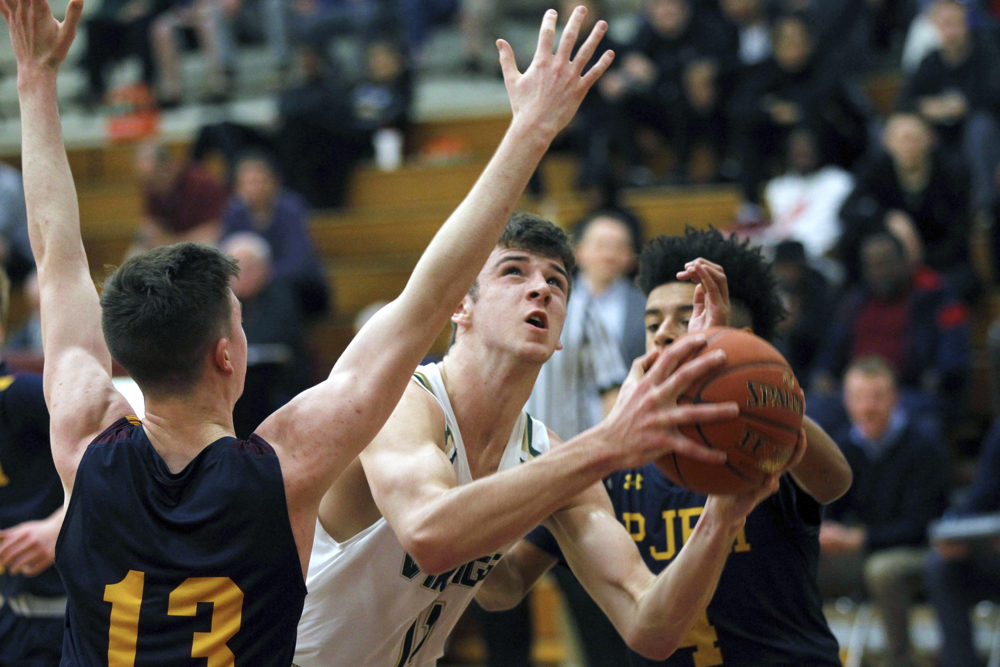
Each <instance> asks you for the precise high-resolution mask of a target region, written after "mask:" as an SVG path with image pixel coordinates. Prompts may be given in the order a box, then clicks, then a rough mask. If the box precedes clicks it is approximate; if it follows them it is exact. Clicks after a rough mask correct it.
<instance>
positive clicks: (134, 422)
mask: <svg viewBox="0 0 1000 667" xmlns="http://www.w3.org/2000/svg"><path fill="white" fill-rule="evenodd" d="M125 419H127V420H128V423H129V424H131V425H132V426H138V425H139V424H141V423H142V420H141V419H139V418H138V417H136V416H135V415H129V416H127V417H125Z"/></svg>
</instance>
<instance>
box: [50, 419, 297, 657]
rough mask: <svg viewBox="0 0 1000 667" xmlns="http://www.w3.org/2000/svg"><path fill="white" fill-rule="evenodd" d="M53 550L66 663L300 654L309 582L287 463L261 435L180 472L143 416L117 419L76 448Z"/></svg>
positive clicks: (227, 442)
mask: <svg viewBox="0 0 1000 667" xmlns="http://www.w3.org/2000/svg"><path fill="white" fill-rule="evenodd" d="M56 564H57V565H58V567H59V571H60V572H61V573H62V575H63V579H64V580H65V582H66V591H67V594H68V598H69V602H68V606H67V609H66V621H67V630H66V638H65V641H64V644H63V662H62V664H63V665H86V666H88V667H90V666H92V665H109V667H132V666H133V665H135V666H136V667H151V666H153V665H164V666H166V665H170V666H171V667H175V666H181V667H183V666H188V667H204V665H206V661H205V659H206V658H208V662H207V664H208V665H218V666H219V667H222V666H223V665H228V666H230V667H232V666H234V665H235V666H241V665H246V666H248V667H249V666H251V665H253V666H257V665H280V666H282V667H287V666H288V665H289V664H290V663H291V661H292V655H293V653H294V650H295V628H296V625H297V624H298V620H299V616H300V615H301V613H302V603H303V600H304V599H305V594H306V587H305V583H304V581H303V576H302V567H301V565H300V564H299V555H298V551H297V550H296V547H295V540H294V538H293V536H292V528H291V524H290V523H289V520H288V508H287V506H286V503H285V489H284V483H283V481H282V476H281V467H280V465H279V463H278V458H277V456H276V455H275V453H274V450H273V449H272V448H271V446H270V445H268V444H267V443H266V442H264V440H262V439H261V438H259V437H257V436H251V437H250V439H249V440H245V441H244V440H237V439H236V438H231V437H227V438H221V439H219V440H217V441H215V442H213V443H212V444H210V445H209V446H208V447H206V448H205V449H204V450H203V451H202V452H201V453H199V454H198V456H196V457H195V458H194V460H192V461H191V463H189V464H188V465H187V466H186V467H185V468H184V470H182V471H181V472H179V473H176V474H174V473H171V472H170V470H169V469H168V468H167V466H166V464H165V463H164V462H163V459H161V458H160V456H159V454H158V453H157V452H156V450H155V449H154V448H153V446H152V444H151V443H150V442H149V439H148V438H147V437H146V434H145V432H144V430H143V428H142V426H141V424H140V423H139V421H138V420H137V419H136V418H134V417H130V418H128V419H121V420H119V421H118V422H116V423H115V424H114V425H113V426H111V427H110V428H109V429H108V430H106V431H105V432H104V433H102V434H101V435H100V436H99V437H98V438H97V439H96V440H95V441H94V443H92V444H91V445H90V446H89V447H88V448H87V451H86V452H85V453H84V455H83V458H82V459H81V461H80V466H79V469H78V470H77V473H76V482H75V484H74V487H73V493H72V495H71V497H70V502H69V507H68V508H67V510H66V518H65V520H64V521H63V527H62V532H61V533H60V534H59V541H58V543H57V545H56Z"/></svg>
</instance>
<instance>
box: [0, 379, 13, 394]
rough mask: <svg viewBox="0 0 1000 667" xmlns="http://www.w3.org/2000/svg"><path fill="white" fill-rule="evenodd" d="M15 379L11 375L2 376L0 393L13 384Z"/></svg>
mask: <svg viewBox="0 0 1000 667" xmlns="http://www.w3.org/2000/svg"><path fill="white" fill-rule="evenodd" d="M15 379H16V378H15V377H14V376H13V375H4V376H3V377H0V391H3V390H4V389H6V388H7V387H9V386H11V385H12V384H14V380H15Z"/></svg>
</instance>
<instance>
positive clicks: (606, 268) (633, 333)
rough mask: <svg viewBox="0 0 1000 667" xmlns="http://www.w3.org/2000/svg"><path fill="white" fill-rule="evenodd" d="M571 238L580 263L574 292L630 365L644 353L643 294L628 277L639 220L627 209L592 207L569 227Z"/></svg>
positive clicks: (637, 241) (639, 232)
mask: <svg viewBox="0 0 1000 667" xmlns="http://www.w3.org/2000/svg"><path fill="white" fill-rule="evenodd" d="M573 241H574V243H575V251H576V261H577V267H578V269H579V279H578V280H577V282H576V284H575V285H574V292H575V293H576V294H578V295H580V294H586V295H587V297H588V298H589V299H590V300H591V306H590V307H591V308H593V309H594V313H595V314H596V316H597V317H599V318H600V319H601V323H602V324H603V325H604V328H605V329H606V330H607V332H608V333H609V334H610V335H611V337H612V338H613V339H614V340H615V342H617V343H618V347H619V349H620V350H621V353H622V360H623V361H624V362H625V365H626V366H630V365H631V364H632V361H633V360H634V359H636V358H637V357H641V356H642V355H643V354H645V353H646V332H645V329H644V328H643V325H642V314H643V312H644V311H645V309H646V297H645V295H643V293H642V290H640V289H639V288H638V287H636V286H635V283H633V282H632V276H633V275H634V274H635V271H636V265H637V262H638V257H639V251H640V250H641V248H642V223H640V222H639V220H638V219H637V218H636V217H635V216H633V215H632V214H631V213H628V212H626V211H622V210H600V211H595V212H593V213H591V214H590V215H588V216H587V217H585V218H584V219H583V220H581V221H580V222H578V223H577V224H576V226H575V227H574V228H573ZM581 298H582V297H581Z"/></svg>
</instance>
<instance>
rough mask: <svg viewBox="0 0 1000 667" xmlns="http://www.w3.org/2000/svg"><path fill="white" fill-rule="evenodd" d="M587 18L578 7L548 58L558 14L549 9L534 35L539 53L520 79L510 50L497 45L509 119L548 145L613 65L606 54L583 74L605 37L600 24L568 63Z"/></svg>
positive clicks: (604, 25) (505, 45)
mask: <svg viewBox="0 0 1000 667" xmlns="http://www.w3.org/2000/svg"><path fill="white" fill-rule="evenodd" d="M586 14H587V10H586V8H584V7H577V8H576V9H575V10H574V11H573V14H572V15H571V16H570V18H569V21H568V22H567V23H566V27H565V28H564V29H563V33H562V37H561V38H560V40H559V48H558V49H557V50H556V52H555V54H553V53H552V47H553V44H554V43H555V37H556V18H557V13H556V10H554V9H550V10H548V11H547V12H545V17H544V18H543V19H542V28H541V32H540V33H539V35H538V48H537V50H536V51H535V56H534V58H532V60H531V65H529V66H528V69H527V70H525V72H524V73H523V74H522V73H521V72H519V71H518V69H517V63H516V62H515V60H514V50H513V49H511V47H510V44H508V43H507V42H506V41H504V40H502V39H500V40H497V48H498V49H500V67H501V69H502V70H503V79H504V83H505V84H506V86H507V94H508V95H509V96H510V106H511V109H512V110H513V112H514V119H515V120H518V119H521V118H523V119H525V120H526V121H527V122H529V123H531V124H532V125H534V126H536V127H538V128H539V129H540V130H542V131H543V132H544V133H545V134H546V135H547V138H549V139H550V140H551V139H552V138H553V137H555V135H556V134H558V133H559V131H560V130H562V129H563V128H564V127H566V126H567V125H568V124H569V122H570V121H571V120H572V119H573V116H574V114H576V110H577V109H578V108H579V106H580V103H581V102H582V101H583V98H584V96H585V95H586V94H587V91H589V90H590V87H591V86H593V85H594V82H595V81H597V79H598V78H600V76H601V74H603V73H604V71H605V70H607V69H608V66H609V65H611V61H612V60H613V59H614V52H613V51H605V53H604V55H602V56H601V59H600V60H598V61H597V63H595V64H594V66H593V67H591V68H590V70H588V71H587V73H586V74H584V73H583V70H584V68H585V67H586V66H587V63H588V62H589V61H590V59H591V57H592V56H593V55H594V51H595V50H596V49H597V45H598V43H599V42H600V41H601V38H602V37H604V33H605V32H607V29H608V24H607V23H606V22H604V21H598V22H597V24H596V25H595V26H594V29H593V30H592V31H591V32H590V36H589V37H587V40H586V41H585V42H584V43H583V45H582V46H581V47H580V49H579V51H578V52H577V54H576V57H575V58H572V59H571V56H572V55H573V47H574V46H575V45H576V41H577V38H578V37H579V35H580V26H581V25H582V24H583V17H584V16H586Z"/></svg>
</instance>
